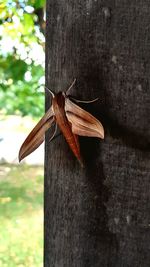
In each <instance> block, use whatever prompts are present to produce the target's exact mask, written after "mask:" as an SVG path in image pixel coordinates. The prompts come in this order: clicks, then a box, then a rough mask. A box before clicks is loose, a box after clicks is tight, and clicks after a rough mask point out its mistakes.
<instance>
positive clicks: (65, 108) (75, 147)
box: [19, 80, 104, 165]
mask: <svg viewBox="0 0 150 267" xmlns="http://www.w3.org/2000/svg"><path fill="white" fill-rule="evenodd" d="M74 83H75V80H74V81H73V83H72V84H71V86H70V87H69V89H68V90H67V92H66V93H65V92H59V93H57V94H55V93H53V92H52V91H51V90H50V89H48V88H47V89H48V90H49V92H50V93H51V95H52V105H51V107H50V108H49V109H48V111H47V112H46V113H45V115H44V116H43V117H42V118H41V120H40V121H39V122H38V123H37V125H36V126H35V127H34V128H33V130H32V131H31V132H30V133H29V135H28V136H27V138H26V139H25V141H24V142H23V144H22V146H21V148H20V151H19V162H20V161H21V160H22V159H24V158H25V157H26V156H28V155H29V154H31V153H32V152H33V151H34V150H35V149H37V148H38V147H39V146H40V145H41V144H42V143H43V141H44V139H45V132H46V131H47V130H48V129H49V128H51V127H52V125H53V124H54V123H55V125H56V126H55V131H54V134H53V136H52V137H51V139H50V141H51V140H52V139H53V138H54V136H55V133H56V129H57V128H56V127H57V125H58V126H59V128H60V130H61V132H62V134H63V136H64V137H65V139H66V141H67V143H68V145H69V146H70V149H71V150H72V152H73V154H74V155H75V157H76V158H77V159H78V161H79V162H80V163H81V165H83V160H82V157H81V153H80V145H79V141H78V136H88V137H98V138H101V139H103V138H104V128H103V126H102V124H101V122H100V121H99V120H98V119H96V118H95V117H94V116H93V115H91V114H90V113H89V112H87V111H85V110H84V109H82V108H81V107H79V106H78V105H77V104H75V103H74V102H77V103H78V102H82V103H92V102H94V101H96V100H97V99H94V100H91V101H80V100H77V99H74V98H72V97H70V96H69V95H68V92H69V90H70V89H71V88H72V86H73V85H74ZM72 100H73V101H74V102H73V101H72Z"/></svg>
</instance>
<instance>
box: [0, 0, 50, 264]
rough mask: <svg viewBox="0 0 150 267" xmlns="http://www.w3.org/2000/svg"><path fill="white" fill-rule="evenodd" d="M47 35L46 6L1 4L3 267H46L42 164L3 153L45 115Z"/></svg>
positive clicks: (21, 1)
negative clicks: (17, 160) (28, 162)
mask: <svg viewBox="0 0 150 267" xmlns="http://www.w3.org/2000/svg"><path fill="white" fill-rule="evenodd" d="M44 33H45V0H18V1H11V0H3V1H0V124H1V125H0V126H1V127H0V128H1V130H0V131H1V132H0V153H1V154H0V222H1V223H0V233H1V235H0V267H16V266H18V267H24V266H26V267H39V266H43V165H42V164H43V163H42V162H40V160H39V161H38V162H37V164H36V165H33V164H32V162H31V164H30V165H29V164H27V163H23V164H20V165H17V164H16V161H15V160H14V161H13V160H10V159H9V158H8V159H7V156H4V157H2V153H3V154H4V152H5V154H6V150H8V153H9V150H10V151H11V150H12V152H13V151H14V150H15V149H14V148H12V144H13V143H15V142H16V141H14V140H15V139H14V136H17V138H18V140H19V136H20V134H24V133H25V134H27V132H28V133H29V131H30V130H29V129H31V124H33V125H34V124H35V122H36V121H37V120H38V119H39V117H41V116H42V115H43V113H44V84H45V80H44V64H45V63H44V62H45V58H44V57H45V51H44V47H45V37H44ZM16 118H17V122H18V120H19V121H21V124H19V126H18V124H15V123H16ZM18 118H19V119H18ZM24 119H25V120H24ZM24 121H25V124H24ZM31 121H32V123H31ZM10 122H11V123H10ZM28 122H29V123H28ZM7 124H9V125H7ZM11 124H12V125H13V127H11V126H12V125H11ZM15 125H16V127H15ZM14 129H15V131H14ZM13 131H14V132H13ZM8 134H9V138H10V143H9V142H8V141H7V138H8V136H7V135H8ZM13 134H14V135H13ZM9 138H8V139H9ZM5 140H6V141H5ZM3 141H5V142H3ZM5 143H6V144H8V143H9V146H8V147H7V145H5ZM18 143H19V141H18ZM17 145H19V144H17V142H16V147H17ZM14 147H15V144H14ZM14 153H15V154H17V153H18V147H17V148H16V151H15V152H14ZM9 154H10V153H9Z"/></svg>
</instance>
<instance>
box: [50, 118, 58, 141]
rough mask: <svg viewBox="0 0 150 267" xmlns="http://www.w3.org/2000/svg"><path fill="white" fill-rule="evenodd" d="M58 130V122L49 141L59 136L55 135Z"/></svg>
mask: <svg viewBox="0 0 150 267" xmlns="http://www.w3.org/2000/svg"><path fill="white" fill-rule="evenodd" d="M56 132H57V123H56V124H55V130H54V133H53V135H52V137H51V138H50V140H49V142H51V141H52V140H53V139H54V138H55V137H57V136H58V135H57V136H55V134H56Z"/></svg>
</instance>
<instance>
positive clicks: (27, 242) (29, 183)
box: [0, 165, 43, 267]
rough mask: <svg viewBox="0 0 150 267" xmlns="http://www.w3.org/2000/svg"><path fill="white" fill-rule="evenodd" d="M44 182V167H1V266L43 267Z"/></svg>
mask: <svg viewBox="0 0 150 267" xmlns="http://www.w3.org/2000/svg"><path fill="white" fill-rule="evenodd" d="M42 183H43V167H38V166H36V167H28V166H26V165H20V166H13V165H0V187H1V196H0V221H1V223H0V232H1V241H0V266H3V267H16V266H18V267H41V266H42V262H43V256H42V255H43V236H42V232H43V219H42V218H43V214H42V205H43V197H42V192H43V186H42ZM33 185H34V186H33Z"/></svg>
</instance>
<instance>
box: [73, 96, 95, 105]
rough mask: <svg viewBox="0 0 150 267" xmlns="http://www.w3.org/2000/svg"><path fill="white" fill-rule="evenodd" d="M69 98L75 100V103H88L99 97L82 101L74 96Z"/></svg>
mask: <svg viewBox="0 0 150 267" xmlns="http://www.w3.org/2000/svg"><path fill="white" fill-rule="evenodd" d="M70 98H71V99H73V100H74V101H75V102H77V103H85V104H89V103H93V102H96V101H97V100H99V98H98V97H97V98H95V99H93V100H87V101H84V100H79V99H76V98H74V97H72V96H71V97H70Z"/></svg>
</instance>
